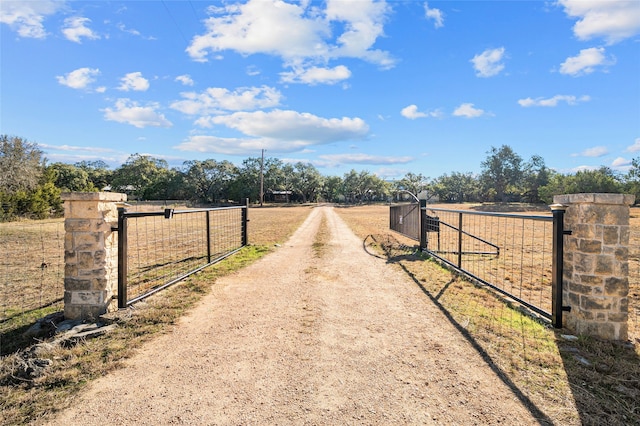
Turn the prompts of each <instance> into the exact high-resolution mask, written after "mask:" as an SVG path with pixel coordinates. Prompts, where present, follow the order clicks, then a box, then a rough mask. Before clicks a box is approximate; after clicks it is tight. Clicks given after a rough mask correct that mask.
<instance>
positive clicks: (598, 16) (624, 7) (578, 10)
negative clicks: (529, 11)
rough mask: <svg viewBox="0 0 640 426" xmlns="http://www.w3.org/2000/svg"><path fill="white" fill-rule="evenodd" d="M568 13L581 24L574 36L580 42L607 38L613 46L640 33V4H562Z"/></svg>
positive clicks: (595, 0) (564, 0)
mask: <svg viewBox="0 0 640 426" xmlns="http://www.w3.org/2000/svg"><path fill="white" fill-rule="evenodd" d="M558 3H559V4H560V5H562V6H564V11H565V13H566V14H567V15H568V16H569V17H571V18H576V19H578V21H577V22H576V24H575V25H574V27H573V33H574V34H575V35H576V37H578V38H579V39H580V40H590V39H592V38H595V37H603V38H604V39H605V40H606V41H607V43H609V44H613V43H617V42H619V41H621V40H624V39H626V38H629V37H633V36H634V35H636V34H638V33H640V2H638V1H637V0H631V1H619V0H616V1H611V0H591V1H584V0H559V1H558Z"/></svg>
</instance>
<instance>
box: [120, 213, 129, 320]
mask: <svg viewBox="0 0 640 426" xmlns="http://www.w3.org/2000/svg"><path fill="white" fill-rule="evenodd" d="M126 211H127V209H125V208H124V207H119V208H118V308H120V309H122V308H126V307H127V267H128V264H127V218H126V216H125V215H124V214H125V213H126Z"/></svg>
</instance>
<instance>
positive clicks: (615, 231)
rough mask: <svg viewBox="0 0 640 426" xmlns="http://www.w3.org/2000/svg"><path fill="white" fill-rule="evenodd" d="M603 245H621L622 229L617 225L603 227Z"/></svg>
mask: <svg viewBox="0 0 640 426" xmlns="http://www.w3.org/2000/svg"><path fill="white" fill-rule="evenodd" d="M602 243H603V244H605V245H616V244H619V243H620V227H619V226H617V225H606V226H603V227H602Z"/></svg>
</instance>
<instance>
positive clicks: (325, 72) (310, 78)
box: [280, 65, 351, 85]
mask: <svg viewBox="0 0 640 426" xmlns="http://www.w3.org/2000/svg"><path fill="white" fill-rule="evenodd" d="M280 76H281V78H282V81H283V82H285V83H304V84H310V85H316V84H336V83H339V82H341V81H343V80H346V79H348V78H350V77H351V71H349V68H347V67H345V66H344V65H338V66H337V67H334V68H322V67H310V68H307V69H301V68H297V67H296V68H294V70H293V71H290V72H282V73H280Z"/></svg>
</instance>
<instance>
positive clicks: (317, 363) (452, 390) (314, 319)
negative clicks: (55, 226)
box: [51, 207, 536, 425]
mask: <svg viewBox="0 0 640 426" xmlns="http://www.w3.org/2000/svg"><path fill="white" fill-rule="evenodd" d="M322 217H325V218H326V224H327V227H328V229H329V231H330V234H331V237H330V239H329V241H328V243H327V247H326V249H325V250H324V251H323V253H322V254H321V255H319V256H318V255H317V254H316V253H314V251H313V250H312V244H313V242H314V235H316V233H317V232H318V229H319V228H320V224H321V221H322ZM97 421H99V422H113V423H115V424H150V425H151V424H153V425H156V424H202V425H223V424H224V425H227V424H229V425H241V424H256V425H258V424H259V425H264V424H295V425H298V424H310V425H311V424H317V425H322V424H326V425H330V424H331V425H333V424H380V425H383V424H478V425H480V424H483V425H484V424H498V423H503V424H504V423H507V424H533V423H536V420H535V419H534V418H533V417H532V416H531V414H530V413H529V411H528V410H527V409H526V408H525V407H524V406H523V405H522V404H521V403H520V401H519V400H518V399H517V398H516V397H515V396H514V394H513V393H512V392H511V391H510V389H509V388H508V387H507V386H506V385H504V383H503V382H502V381H501V380H500V379H499V378H498V377H497V376H496V375H495V374H494V372H493V371H492V370H491V369H490V368H489V367H488V366H487V365H486V363H485V362H484V361H483V360H482V358H481V357H480V355H478V353H477V352H475V351H474V350H473V348H472V347H471V345H470V344H469V343H468V342H467V341H466V340H465V339H464V338H463V337H462V336H461V335H460V333H459V332H458V331H457V330H455V328H454V327H453V326H452V325H451V324H450V323H449V322H447V320H446V318H445V317H444V316H443V314H442V313H441V312H440V311H439V310H438V309H437V308H436V307H435V306H434V305H433V303H432V302H431V301H430V300H429V299H428V297H426V296H425V295H424V293H422V292H421V291H420V289H419V288H418V287H417V286H416V285H415V283H413V282H412V281H411V280H410V279H409V278H408V277H407V276H406V275H404V274H403V273H402V272H401V271H400V270H399V269H398V268H397V267H396V266H393V265H387V264H386V263H385V261H384V260H382V259H379V258H376V257H373V256H370V255H368V254H367V253H366V252H365V251H364V250H363V247H362V242H361V241H360V240H359V239H358V238H357V237H356V236H355V235H354V234H353V232H352V231H351V230H350V229H349V228H348V227H347V225H346V224H345V223H344V222H343V221H342V220H341V219H340V218H339V217H338V216H337V214H336V213H335V212H334V211H333V209H332V208H331V207H319V208H315V209H313V210H312V212H311V213H310V215H309V217H308V218H307V219H306V221H305V222H304V223H303V225H302V226H301V227H300V228H299V229H298V230H297V231H296V233H295V234H294V235H293V236H292V237H291V238H290V239H289V241H288V242H287V243H286V244H284V245H283V246H282V247H281V248H279V249H278V250H277V251H275V252H274V253H271V254H269V255H268V256H266V257H265V258H263V259H261V260H260V261H259V262H256V263H254V264H253V265H250V266H249V267H247V268H245V269H243V270H242V271H239V272H237V273H235V274H233V275H230V276H228V277H224V278H222V279H220V280H219V281H218V282H217V283H216V284H215V286H214V289H213V291H212V293H211V294H210V295H208V296H207V297H205V298H204V299H203V300H202V302H201V303H200V304H199V305H198V307H196V308H195V309H194V310H193V311H192V312H191V313H190V314H189V315H187V316H185V317H184V318H183V319H182V320H181V321H180V323H179V324H178V325H177V326H176V327H175V329H174V330H172V332H170V333H168V334H166V335H163V336H160V337H158V338H157V339H155V340H153V341H152V342H149V343H148V344H146V345H145V346H144V347H143V349H142V350H140V351H139V353H138V354H137V355H136V356H134V357H133V358H131V359H130V360H128V361H127V362H126V366H125V367H124V368H123V369H121V370H118V371H116V372H114V373H112V374H110V375H108V376H106V377H103V378H101V379H99V380H96V381H95V382H94V383H92V384H91V385H90V387H89V389H88V390H87V392H86V393H85V394H84V395H83V396H82V397H81V398H79V400H78V401H77V403H76V405H75V406H74V407H72V408H71V409H69V410H66V411H64V412H63V413H61V415H60V416H58V418H57V419H55V420H54V421H53V422H52V423H51V424H60V425H68V424H89V423H95V422H97Z"/></svg>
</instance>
